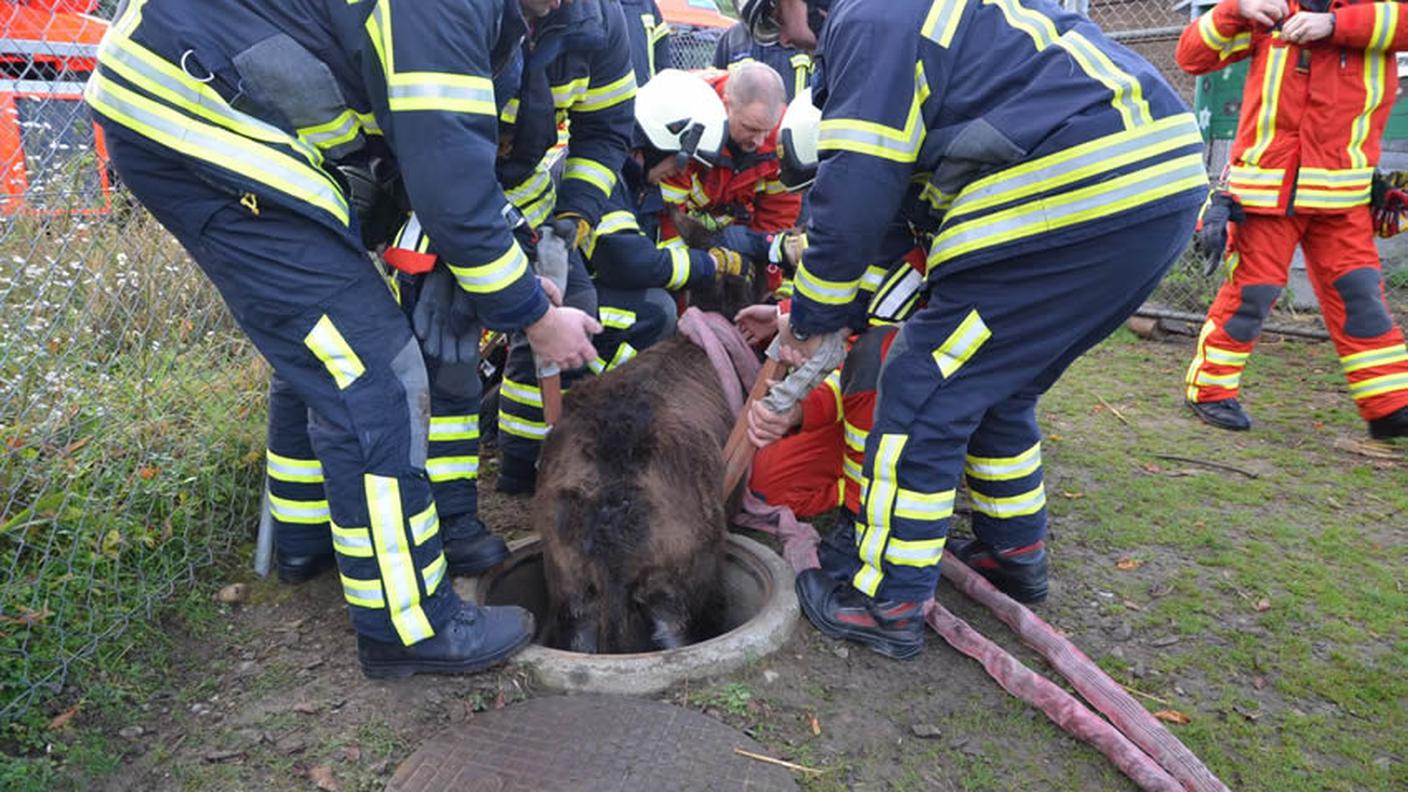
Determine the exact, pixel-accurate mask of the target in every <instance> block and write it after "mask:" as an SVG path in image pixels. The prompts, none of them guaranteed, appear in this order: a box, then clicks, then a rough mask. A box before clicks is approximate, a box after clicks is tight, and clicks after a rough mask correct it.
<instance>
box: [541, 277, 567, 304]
mask: <svg viewBox="0 0 1408 792" xmlns="http://www.w3.org/2000/svg"><path fill="white" fill-rule="evenodd" d="M538 285H539V286H541V287H543V292H544V293H545V294H547V296H548V302H550V303H552V304H553V305H562V290H561V289H559V288H557V284H556V283H553V282H552V281H551V280H549V279H547V278H544V277H543V276H542V275H539V276H538Z"/></svg>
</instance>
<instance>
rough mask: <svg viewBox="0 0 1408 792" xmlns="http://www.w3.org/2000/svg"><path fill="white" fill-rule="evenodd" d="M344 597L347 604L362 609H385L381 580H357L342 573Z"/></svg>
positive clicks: (339, 575)
mask: <svg viewBox="0 0 1408 792" xmlns="http://www.w3.org/2000/svg"><path fill="white" fill-rule="evenodd" d="M338 577H340V578H342V596H343V597H345V598H346V599H347V602H348V603H350V604H352V605H356V606H358V607H360V608H384V607H386V600H385V599H384V598H383V597H382V595H381V581H380V580H356V579H354V578H350V577H347V576H346V575H343V574H341V573H339V574H338Z"/></svg>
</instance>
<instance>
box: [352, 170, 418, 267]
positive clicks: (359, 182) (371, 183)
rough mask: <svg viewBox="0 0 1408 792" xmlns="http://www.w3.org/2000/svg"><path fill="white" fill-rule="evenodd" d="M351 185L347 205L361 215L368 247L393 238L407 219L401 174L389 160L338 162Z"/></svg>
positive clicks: (361, 226) (359, 217) (372, 247)
mask: <svg viewBox="0 0 1408 792" xmlns="http://www.w3.org/2000/svg"><path fill="white" fill-rule="evenodd" d="M337 170H338V173H339V174H341V176H342V181H343V183H344V184H346V185H347V205H348V206H349V207H350V208H351V209H352V211H353V213H354V214H356V216H357V226H358V228H360V229H361V232H362V245H363V246H364V247H365V248H366V249H367V250H375V249H376V248H377V246H379V245H381V244H383V243H385V242H387V241H389V240H390V239H391V237H392V236H393V235H394V234H395V233H396V230H397V228H399V227H400V223H401V221H402V220H403V219H405V217H404V216H405V211H404V209H403V207H402V205H401V204H402V201H401V198H400V191H401V189H402V188H401V175H400V173H399V172H397V170H396V168H395V166H393V165H391V164H390V163H389V162H388V161H387V160H383V159H381V158H374V159H372V160H369V161H366V162H357V161H348V162H340V163H338V165H337Z"/></svg>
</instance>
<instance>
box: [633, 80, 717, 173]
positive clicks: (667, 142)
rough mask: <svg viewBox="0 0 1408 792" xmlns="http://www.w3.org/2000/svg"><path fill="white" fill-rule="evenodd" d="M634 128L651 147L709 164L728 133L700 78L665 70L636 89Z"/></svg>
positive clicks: (711, 94)
mask: <svg viewBox="0 0 1408 792" xmlns="http://www.w3.org/2000/svg"><path fill="white" fill-rule="evenodd" d="M636 130H637V132H638V133H639V135H640V136H642V137H643V138H644V142H646V143H648V144H649V145H650V147H651V148H654V149H658V150H660V151H677V152H679V156H680V159H681V160H682V161H687V160H688V159H689V158H690V157H694V158H695V159H698V160H699V161H700V162H703V163H704V164H706V165H712V164H713V163H714V162H715V160H717V159H718V156H719V152H720V151H722V150H723V146H724V140H725V138H726V137H727V135H728V113H727V112H726V111H725V110H724V102H723V100H722V99H720V98H719V95H718V94H717V93H715V92H714V88H713V86H711V85H709V83H708V82H706V81H705V80H704V78H702V77H700V76H698V75H696V74H691V73H689V72H686V71H681V70H679V69H665V70H663V71H661V72H659V73H658V74H656V75H655V76H654V77H652V78H651V79H650V82H647V83H646V84H645V85H642V86H641V87H640V90H639V91H637V92H636Z"/></svg>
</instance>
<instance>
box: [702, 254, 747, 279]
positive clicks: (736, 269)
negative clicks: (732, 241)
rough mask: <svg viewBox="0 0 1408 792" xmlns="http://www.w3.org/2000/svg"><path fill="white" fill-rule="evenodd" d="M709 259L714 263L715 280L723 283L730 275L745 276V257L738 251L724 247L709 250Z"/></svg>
mask: <svg viewBox="0 0 1408 792" xmlns="http://www.w3.org/2000/svg"><path fill="white" fill-rule="evenodd" d="M709 259H710V260H712V261H713V262H714V280H716V281H722V280H723V279H724V278H726V277H728V276H729V275H742V274H743V257H742V256H740V255H738V251H736V250H729V249H728V248H723V247H713V248H709Z"/></svg>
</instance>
